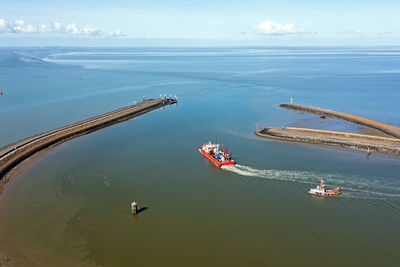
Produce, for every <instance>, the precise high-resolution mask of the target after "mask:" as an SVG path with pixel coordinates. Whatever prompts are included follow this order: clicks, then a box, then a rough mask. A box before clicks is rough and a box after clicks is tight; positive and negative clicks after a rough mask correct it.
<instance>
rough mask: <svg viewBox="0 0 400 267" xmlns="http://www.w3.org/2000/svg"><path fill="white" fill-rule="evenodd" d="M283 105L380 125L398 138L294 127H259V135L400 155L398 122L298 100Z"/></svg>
mask: <svg viewBox="0 0 400 267" xmlns="http://www.w3.org/2000/svg"><path fill="white" fill-rule="evenodd" d="M280 106H281V107H283V108H287V109H294V110H298V111H303V112H309V113H314V114H318V115H322V116H326V117H331V118H336V119H341V120H346V121H349V122H352V123H356V124H360V125H364V126H367V127H370V128H374V129H377V130H379V131H381V132H383V133H386V134H388V135H391V136H393V137H395V138H387V137H379V136H372V135H362V134H353V133H346V132H336V131H324V130H314V129H306V128H294V127H269V128H263V129H261V130H258V131H256V135H258V136H261V137H266V138H272V139H278V140H283V141H293V142H305V143H314V144H324V145H335V146H341V147H348V148H352V149H358V150H364V151H367V150H368V149H369V150H370V151H371V152H380V153H388V154H393V155H396V156H400V139H399V138H400V128H398V127H396V126H392V125H388V124H385V123H381V122H377V121H373V120H369V119H365V118H362V117H359V116H355V115H351V114H346V113H342V112H337V111H332V110H328V109H322V108H316V107H309V106H304V105H297V104H282V105H280Z"/></svg>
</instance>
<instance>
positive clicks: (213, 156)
mask: <svg viewBox="0 0 400 267" xmlns="http://www.w3.org/2000/svg"><path fill="white" fill-rule="evenodd" d="M222 149H223V151H220V150H219V144H211V142H208V144H204V145H202V146H201V147H200V148H199V151H200V153H201V154H203V156H205V157H206V158H208V159H209V160H210V161H211V162H212V163H214V164H215V165H216V166H217V167H222V166H226V165H234V164H236V162H235V161H234V160H233V159H231V158H230V157H229V154H228V153H226V151H225V148H224V145H222Z"/></svg>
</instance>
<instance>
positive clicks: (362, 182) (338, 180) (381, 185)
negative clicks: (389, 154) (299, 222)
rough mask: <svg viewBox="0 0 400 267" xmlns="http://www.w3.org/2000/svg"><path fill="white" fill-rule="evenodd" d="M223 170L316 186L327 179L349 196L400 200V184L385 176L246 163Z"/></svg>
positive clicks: (332, 185)
mask: <svg viewBox="0 0 400 267" xmlns="http://www.w3.org/2000/svg"><path fill="white" fill-rule="evenodd" d="M221 168H222V169H223V170H226V171H230V172H234V173H237V174H239V175H241V176H245V177H258V178H263V179H268V180H277V181H289V182H297V183H303V184H309V185H312V186H315V185H316V184H318V183H319V181H320V180H321V179H324V180H326V181H327V183H328V184H329V185H330V186H331V187H340V188H341V189H342V190H343V194H342V195H343V196H344V197H348V198H367V199H373V198H374V199H387V198H395V199H398V200H400V184H399V183H397V184H395V185H394V184H393V181H387V180H385V179H384V178H374V179H370V178H364V177H360V176H355V175H346V176H344V175H343V174H338V173H317V172H311V171H291V170H274V169H264V170H263V169H256V168H252V167H249V166H244V165H239V164H236V165H229V166H223V167H221Z"/></svg>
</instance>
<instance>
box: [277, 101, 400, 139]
mask: <svg viewBox="0 0 400 267" xmlns="http://www.w3.org/2000/svg"><path fill="white" fill-rule="evenodd" d="M280 107H282V108H287V109H294V110H299V111H303V112H309V113H314V114H318V115H322V116H326V117H331V118H335V119H340V120H345V121H349V122H353V123H356V124H360V125H364V126H367V127H370V128H374V129H377V130H379V131H381V132H383V133H386V134H388V135H391V136H394V137H396V138H400V128H399V127H396V126H393V125H389V124H385V123H381V122H377V121H373V120H369V119H365V118H363V117H359V116H355V115H352V114H347V113H343V112H337V111H333V110H329V109H323V108H316V107H310V106H304V105H298V104H281V105H280Z"/></svg>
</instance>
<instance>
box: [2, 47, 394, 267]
mask: <svg viewBox="0 0 400 267" xmlns="http://www.w3.org/2000/svg"><path fill="white" fill-rule="evenodd" d="M14 52H19V53H22V54H28V55H32V56H35V57H39V58H43V61H37V60H34V59H31V58H27V57H23V56H21V55H18V54H15V53H14ZM399 88H400V48H382V47H367V48H366V47H363V48H361V47H340V48H338V47H328V48H287V47H286V48H285V47H275V48H262V47H258V48H255V47H238V48H63V47H50V48H47V47H45V48H1V49H0V91H2V92H3V95H2V96H0V146H3V145H7V144H9V143H11V142H14V141H16V140H19V139H21V138H24V137H27V136H30V135H34V134H37V133H40V132H43V131H47V130H50V129H53V128H56V127H59V126H62V125H65V124H68V123H72V122H75V121H78V120H81V119H85V118H88V117H91V116H94V115H98V114H101V113H105V112H107V111H110V110H113V109H115V108H119V107H122V106H126V105H130V104H132V103H133V102H134V101H136V102H139V101H141V100H142V99H143V98H156V97H159V96H160V95H162V96H164V95H165V94H166V95H167V96H168V97H169V96H170V95H171V96H172V97H174V96H175V95H176V96H177V97H178V105H173V106H170V107H169V106H168V107H165V108H162V109H158V110H155V111H151V112H150V113H147V114H145V115H143V116H141V117H138V118H135V119H131V120H129V121H126V122H123V123H120V124H116V125H113V126H111V127H108V128H105V129H102V130H99V131H97V132H94V133H91V134H89V135H85V136H81V137H79V138H77V139H74V140H71V141H68V142H66V143H63V144H61V145H59V146H57V147H55V148H52V149H49V150H47V151H44V152H41V153H39V154H38V155H36V156H35V157H33V158H32V159H30V160H29V161H27V162H25V163H24V164H22V165H21V168H19V169H18V171H17V172H16V173H15V174H14V175H13V177H12V179H11V181H10V182H9V184H7V186H6V189H5V190H4V191H3V194H2V195H1V197H0V198H1V204H0V227H1V228H0V233H1V235H0V236H1V237H0V242H1V243H2V245H1V246H0V247H2V249H3V250H4V251H6V254H9V255H12V256H14V257H11V256H10V257H11V260H12V261H13V260H14V262H18V261H21V264H25V265H32V264H37V265H43V264H44V263H46V264H47V265H55V264H57V265H66V266H71V265H83V266H91V265H103V266H130V265H138V266H143V265H145V266H182V265H192V266H205V265H212V266H220V265H227V266H248V265H253V266H257V265H266V264H271V265H285V264H286V265H288V264H290V265H305V264H309V265H318V264H320V263H321V262H323V263H324V265H337V264H339V263H340V264H345V265H377V264H384V265H386V266H388V265H397V264H398V262H399V261H400V256H399V254H398V248H399V247H400V228H399V223H400V212H399V211H400V175H399V173H400V161H399V159H398V158H397V157H394V156H390V155H383V154H372V155H371V156H370V157H368V158H367V155H366V153H365V152H362V151H354V150H349V149H344V148H337V147H330V146H320V145H309V144H298V143H289V142H280V141H274V140H269V139H264V138H261V137H258V136H255V135H254V132H255V129H256V127H268V126H289V125H290V126H300V127H311V128H321V129H334V130H343V131H351V132H366V131H367V129H366V128H364V127H360V126H356V125H353V124H350V123H347V122H340V121H337V120H334V119H329V118H328V119H325V120H324V119H320V118H319V117H318V116H316V115H312V114H302V113H300V112H297V111H291V110H285V109H282V108H280V107H279V104H281V103H288V102H289V101H290V98H291V97H293V101H294V103H298V104H305V105H310V106H317V107H321V108H328V109H333V110H337V111H342V112H347V113H351V114H355V115H359V116H363V117H367V118H370V119H373V120H378V121H382V122H385V123H388V124H392V125H396V126H400V117H399V115H398V114H399V113H400V107H399V105H398V103H399V97H400V90H399ZM215 139H217V140H218V142H220V143H223V144H224V145H225V147H226V148H227V149H228V151H229V152H230V153H231V154H232V157H233V158H234V159H235V160H236V161H237V162H238V165H236V166H233V167H227V168H223V169H218V168H216V167H215V166H213V165H212V164H211V163H210V162H209V161H207V160H206V159H205V158H203V157H202V156H201V154H200V153H199V152H198V147H199V146H200V145H202V144H203V143H205V142H208V141H209V140H211V141H215ZM320 179H324V180H325V182H326V184H327V185H330V186H332V187H340V188H341V189H342V196H340V197H339V198H321V197H313V196H310V195H308V193H307V192H308V190H309V189H310V188H311V187H315V186H316V185H318V184H319V180H320ZM133 201H135V202H138V209H139V211H141V212H139V214H137V215H135V216H132V215H131V213H130V203H131V202H133Z"/></svg>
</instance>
